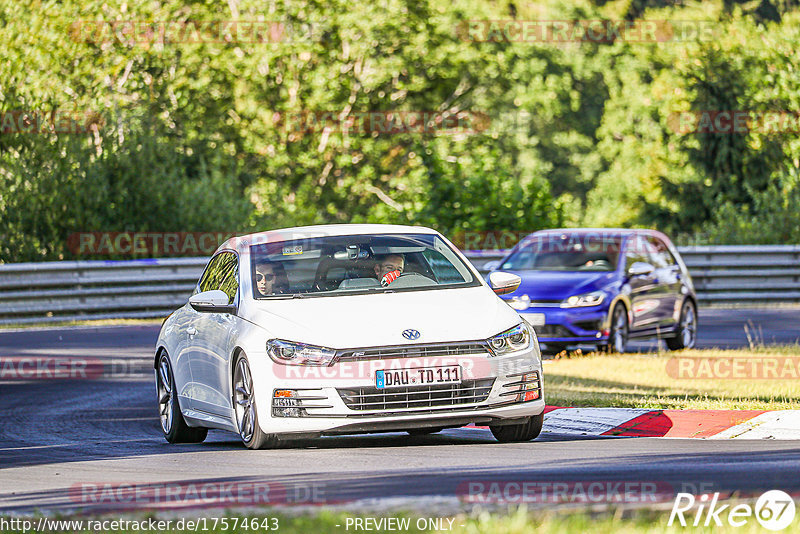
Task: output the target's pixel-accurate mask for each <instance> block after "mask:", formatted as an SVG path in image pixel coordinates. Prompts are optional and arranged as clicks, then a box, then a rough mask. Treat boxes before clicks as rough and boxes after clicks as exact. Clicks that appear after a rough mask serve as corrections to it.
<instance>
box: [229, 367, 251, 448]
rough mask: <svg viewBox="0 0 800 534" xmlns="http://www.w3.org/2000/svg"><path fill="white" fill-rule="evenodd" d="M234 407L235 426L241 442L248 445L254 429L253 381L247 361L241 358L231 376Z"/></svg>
mask: <svg viewBox="0 0 800 534" xmlns="http://www.w3.org/2000/svg"><path fill="white" fill-rule="evenodd" d="M233 387H234V394H233V399H234V407H235V409H236V424H237V428H238V429H239V435H240V436H241V437H242V441H244V442H245V443H249V442H250V441H251V440H252V439H253V431H254V429H255V419H256V414H255V406H254V405H253V402H254V398H253V381H252V377H251V375H250V368H249V366H248V365H247V360H245V359H244V358H241V359H240V360H239V362H238V363H237V364H236V370H235V371H234V374H233Z"/></svg>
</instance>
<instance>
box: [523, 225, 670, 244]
mask: <svg viewBox="0 0 800 534" xmlns="http://www.w3.org/2000/svg"><path fill="white" fill-rule="evenodd" d="M545 234H598V235H600V236H609V237H612V236H614V237H615V236H619V237H627V236H631V235H653V236H658V237H660V238H662V239H666V240H667V241H669V239H668V238H667V236H666V235H664V234H663V233H661V232H659V231H658V230H651V229H649V228H548V229H547V230H538V231H536V232H533V233H532V234H529V235H528V236H526V237H531V236H538V235H545Z"/></svg>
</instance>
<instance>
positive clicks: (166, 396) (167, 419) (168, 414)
mask: <svg viewBox="0 0 800 534" xmlns="http://www.w3.org/2000/svg"><path fill="white" fill-rule="evenodd" d="M156 375H157V389H158V411H159V417H160V419H161V428H162V430H164V433H165V434H169V432H170V431H171V430H172V405H173V403H174V402H175V394H174V391H173V387H172V371H171V369H170V366H169V358H168V357H167V355H166V354H165V355H163V356H161V359H160V360H159V362H158V372H157V373H156Z"/></svg>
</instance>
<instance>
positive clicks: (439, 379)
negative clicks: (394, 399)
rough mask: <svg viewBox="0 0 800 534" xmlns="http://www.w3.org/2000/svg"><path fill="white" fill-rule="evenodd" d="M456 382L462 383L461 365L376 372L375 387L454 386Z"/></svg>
mask: <svg viewBox="0 0 800 534" xmlns="http://www.w3.org/2000/svg"><path fill="white" fill-rule="evenodd" d="M456 382H461V366H459V365H447V366H442V367H417V368H414V369H383V370H380V371H375V387H377V388H378V389H388V388H400V387H414V386H428V385H431V384H453V383H456Z"/></svg>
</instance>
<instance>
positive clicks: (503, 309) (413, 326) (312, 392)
mask: <svg viewBox="0 0 800 534" xmlns="http://www.w3.org/2000/svg"><path fill="white" fill-rule="evenodd" d="M519 283H520V279H519V277H517V276H515V275H512V274H508V273H502V272H496V273H493V274H492V275H491V277H490V285H491V287H490V285H487V283H486V282H485V281H484V280H483V279H482V277H481V276H480V275H479V273H478V272H477V271H476V270H475V268H474V267H473V266H472V265H471V264H470V262H469V261H468V260H467V259H466V258H465V257H464V256H463V255H462V254H461V253H460V252H459V251H458V250H457V249H456V248H455V247H454V246H453V245H452V244H451V243H450V242H449V241H448V240H447V239H446V238H444V237H443V236H442V235H441V234H439V233H438V232H436V231H434V230H431V229H429V228H422V227H412V226H390V225H355V224H353V225H331V226H310V227H302V228H289V229H285V230H275V231H271V232H264V233H258V234H252V235H248V236H244V237H236V238H231V239H230V240H228V241H226V242H225V243H224V244H223V245H221V246H220V247H219V249H218V250H217V251H216V252H215V253H214V255H213V256H212V257H211V260H210V261H209V262H208V265H207V266H206V268H205V271H204V272H203V275H202V276H201V278H200V280H199V282H198V283H197V288H196V289H195V291H194V294H193V295H192V296H191V298H190V299H189V302H188V303H187V304H186V305H185V306H183V307H182V308H180V309H178V310H177V311H175V312H174V313H172V315H170V316H169V317H168V318H167V319H166V320H165V322H164V324H163V326H162V328H161V333H160V334H159V337H158V342H157V345H156V354H155V370H156V373H155V375H156V387H157V393H158V405H159V411H160V415H161V426H162V429H163V431H164V435H165V437H166V438H167V441H169V442H171V443H175V442H200V441H203V440H204V439H205V437H206V434H207V432H208V429H209V428H217V429H223V430H229V431H232V432H236V433H237V434H239V436H241V439H242V441H243V442H244V444H245V445H246V446H247V447H249V448H252V449H259V448H265V447H273V446H276V445H277V444H278V443H279V442H280V441H282V440H285V439H290V438H293V437H303V438H307V437H314V436H321V435H332V434H356V433H363V432H397V431H407V432H409V433H411V434H426V433H431V432H438V431H440V430H442V429H443V428H452V427H460V426H463V425H465V424H468V423H477V424H486V425H488V426H489V428H490V429H491V431H492V433H493V434H494V436H495V437H496V438H497V439H498V440H500V441H502V442H509V441H527V440H531V439H533V438H535V437H536V436H538V435H539V432H540V431H541V428H542V420H543V412H544V397H543V392H542V363H541V354H540V351H539V343H538V341H537V339H536V335H535V334H534V332H533V329H532V328H530V327H529V326H528V325H527V323H526V322H524V321H523V320H522V319H521V318H520V316H519V315H518V314H517V312H515V311H514V310H513V309H512V308H511V307H509V306H508V305H507V304H506V303H505V302H503V301H502V300H501V299H499V298H498V297H497V294H505V293H508V292H511V291H513V290H514V289H515V288H516V287H517V286H518V285H519Z"/></svg>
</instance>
